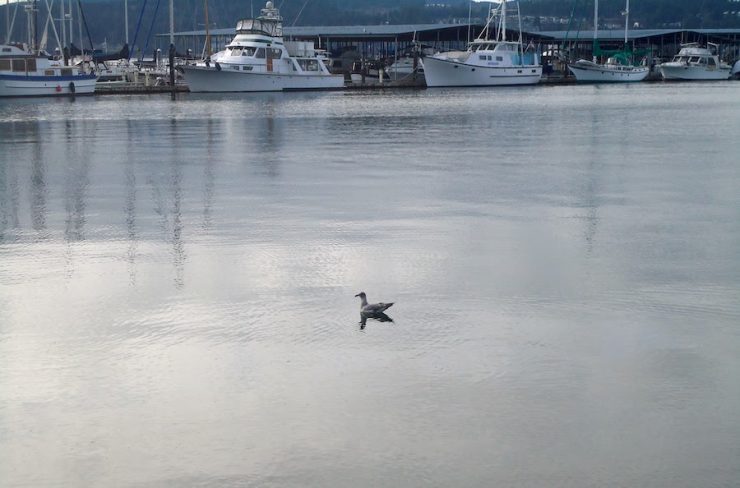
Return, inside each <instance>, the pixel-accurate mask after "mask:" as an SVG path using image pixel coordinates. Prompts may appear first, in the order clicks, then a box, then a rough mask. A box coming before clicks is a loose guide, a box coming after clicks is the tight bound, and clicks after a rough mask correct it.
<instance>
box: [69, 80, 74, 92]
mask: <svg viewBox="0 0 740 488" xmlns="http://www.w3.org/2000/svg"><path fill="white" fill-rule="evenodd" d="M75 90H76V88H75V82H74V81H70V82H69V92H70V93H74V92H75Z"/></svg>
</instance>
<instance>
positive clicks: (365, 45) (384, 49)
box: [157, 23, 541, 57]
mask: <svg viewBox="0 0 740 488" xmlns="http://www.w3.org/2000/svg"><path fill="white" fill-rule="evenodd" d="M483 28H484V26H483V25H481V24H467V23H464V24H405V25H390V24H383V25H354V26H294V27H285V28H284V31H283V33H284V37H285V38H286V39H294V40H298V41H313V42H314V45H316V47H318V48H320V49H325V50H327V51H329V52H332V53H339V52H341V51H342V50H344V49H347V48H349V47H354V48H355V49H357V50H359V51H361V52H362V53H363V54H364V55H365V56H368V57H388V56H392V55H393V54H395V53H396V52H400V51H403V50H404V49H406V48H407V47H408V46H409V45H411V43H412V42H414V41H417V42H420V43H422V44H426V45H431V46H434V47H436V48H438V49H440V50H448V49H460V48H462V47H464V46H465V45H466V44H467V43H468V40H469V39H474V38H476V37H477V36H478V35H479V34H480V33H481V31H482V30H483ZM235 33H236V31H235V29H233V28H229V29H214V30H212V31H211V32H210V37H211V50H212V51H214V52H215V51H219V50H221V49H223V48H224V46H226V44H228V43H229V42H230V41H231V39H232V38H233V37H234V35H235ZM507 33H508V36H511V37H510V38H512V39H516V38H517V37H518V35H519V34H518V31H514V30H508V29H507ZM523 37H524V41H525V42H529V41H531V40H535V41H536V40H538V39H540V38H541V36H540V35H539V34H535V33H527V32H524V33H523ZM168 39H169V34H158V35H157V40H158V47H160V48H162V49H164V47H166V43H167V42H168ZM205 40H206V32H205V31H203V30H198V31H186V32H176V33H175V42H176V44H177V48H178V51H182V50H186V49H191V50H192V51H193V52H194V53H196V54H199V53H200V52H201V51H202V50H203V46H204V45H205Z"/></svg>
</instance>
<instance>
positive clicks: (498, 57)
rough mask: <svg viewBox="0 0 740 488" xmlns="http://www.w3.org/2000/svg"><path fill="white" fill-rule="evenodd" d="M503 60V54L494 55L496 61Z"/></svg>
mask: <svg viewBox="0 0 740 488" xmlns="http://www.w3.org/2000/svg"><path fill="white" fill-rule="evenodd" d="M503 60H504V57H503V56H496V61H503Z"/></svg>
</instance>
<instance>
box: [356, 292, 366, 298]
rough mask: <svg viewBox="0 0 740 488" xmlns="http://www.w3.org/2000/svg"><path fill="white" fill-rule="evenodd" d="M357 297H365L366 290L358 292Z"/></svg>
mask: <svg viewBox="0 0 740 488" xmlns="http://www.w3.org/2000/svg"><path fill="white" fill-rule="evenodd" d="M355 297H360V298H365V292H364V291H361V292H360V293H358V294H357V295H355Z"/></svg>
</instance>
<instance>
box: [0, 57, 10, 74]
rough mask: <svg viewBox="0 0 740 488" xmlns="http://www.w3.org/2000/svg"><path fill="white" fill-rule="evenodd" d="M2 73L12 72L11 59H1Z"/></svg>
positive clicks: (0, 68) (0, 69)
mask: <svg viewBox="0 0 740 488" xmlns="http://www.w3.org/2000/svg"><path fill="white" fill-rule="evenodd" d="M0 71H10V60H9V59H0Z"/></svg>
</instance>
